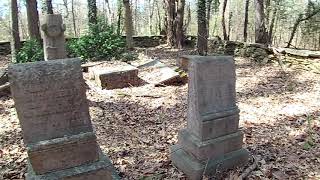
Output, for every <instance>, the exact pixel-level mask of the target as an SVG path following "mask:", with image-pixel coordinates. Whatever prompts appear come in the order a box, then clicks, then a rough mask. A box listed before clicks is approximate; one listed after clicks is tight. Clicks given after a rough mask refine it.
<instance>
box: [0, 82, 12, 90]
mask: <svg viewBox="0 0 320 180" xmlns="http://www.w3.org/2000/svg"><path fill="white" fill-rule="evenodd" d="M8 88H10V83H8V82H7V83H5V84H4V85H1V86H0V92H1V91H4V90H6V89H8Z"/></svg>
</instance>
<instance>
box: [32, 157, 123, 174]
mask: <svg viewBox="0 0 320 180" xmlns="http://www.w3.org/2000/svg"><path fill="white" fill-rule="evenodd" d="M115 172H116V171H115V169H114V168H113V165H112V164H111V162H110V160H109V158H108V157H106V156H105V155H103V154H102V152H100V157H99V160H98V161H96V162H94V163H89V164H84V165H81V166H77V167H73V168H69V169H64V170H60V171H54V172H51V173H47V174H44V175H36V174H35V172H34V170H33V168H32V166H31V165H30V164H28V173H27V176H26V179H27V180H61V179H63V180H120V177H119V176H118V175H117V174H116V173H115Z"/></svg>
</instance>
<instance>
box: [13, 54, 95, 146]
mask: <svg viewBox="0 0 320 180" xmlns="http://www.w3.org/2000/svg"><path fill="white" fill-rule="evenodd" d="M80 64H81V63H80V60H78V59H66V60H56V61H47V62H38V63H29V64H25V65H23V64H22V65H13V66H11V67H10V68H9V76H10V78H11V79H10V81H11V84H12V94H13V98H14V100H15V103H16V110H17V114H18V117H19V120H20V122H21V125H22V128H23V136H24V140H25V142H26V143H32V142H37V141H41V140H48V139H52V138H58V137H62V136H65V135H73V134H78V133H80V132H89V131H92V127H91V123H90V115H89V111H88V103H87V100H86V94H85V86H84V80H83V77H82V73H81V67H80Z"/></svg>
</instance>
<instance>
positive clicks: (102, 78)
mask: <svg viewBox="0 0 320 180" xmlns="http://www.w3.org/2000/svg"><path fill="white" fill-rule="evenodd" d="M93 75H94V77H95V78H94V79H95V82H96V84H97V85H98V86H99V87H101V88H102V89H120V88H125V87H130V86H138V85H139V84H140V83H141V81H140V79H139V77H138V69H137V68H135V67H133V66H130V65H128V66H124V67H122V68H121V70H120V69H119V70H108V69H96V70H94V72H93Z"/></svg>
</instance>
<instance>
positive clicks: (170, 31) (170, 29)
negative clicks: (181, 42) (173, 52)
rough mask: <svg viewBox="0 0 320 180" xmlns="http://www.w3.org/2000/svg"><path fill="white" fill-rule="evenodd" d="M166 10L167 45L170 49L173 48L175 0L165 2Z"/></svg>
mask: <svg viewBox="0 0 320 180" xmlns="http://www.w3.org/2000/svg"><path fill="white" fill-rule="evenodd" d="M166 3H167V4H166V8H167V15H168V16H167V43H168V45H169V46H170V47H174V46H175V43H176V42H175V39H176V37H175V21H174V20H175V11H176V3H175V0H167V1H166Z"/></svg>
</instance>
